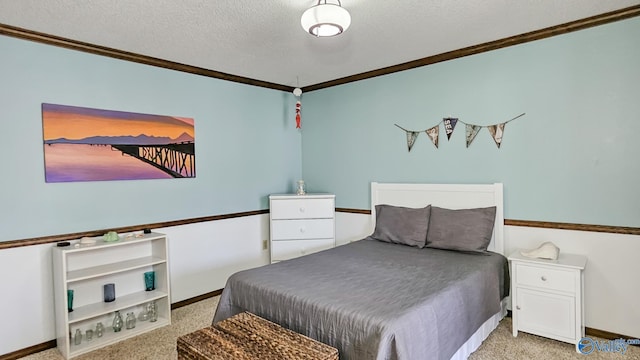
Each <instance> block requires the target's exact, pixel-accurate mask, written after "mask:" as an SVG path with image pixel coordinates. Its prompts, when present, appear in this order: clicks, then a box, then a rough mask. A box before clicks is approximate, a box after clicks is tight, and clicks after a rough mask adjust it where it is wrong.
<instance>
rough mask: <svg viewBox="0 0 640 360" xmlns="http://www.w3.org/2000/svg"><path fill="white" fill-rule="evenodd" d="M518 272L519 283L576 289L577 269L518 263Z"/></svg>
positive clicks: (546, 287) (569, 290)
mask: <svg viewBox="0 0 640 360" xmlns="http://www.w3.org/2000/svg"><path fill="white" fill-rule="evenodd" d="M516 274H517V284H518V285H526V286H534V287H538V288H541V289H550V290H558V291H564V292H570V293H574V292H575V291H576V272H575V271H571V270H561V269H557V268H555V269H552V268H549V267H543V266H531V265H525V264H517V265H516Z"/></svg>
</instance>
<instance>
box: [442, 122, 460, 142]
mask: <svg viewBox="0 0 640 360" xmlns="http://www.w3.org/2000/svg"><path fill="white" fill-rule="evenodd" d="M442 121H443V122H444V132H445V133H446V134H447V140H450V139H451V134H453V129H455V128H456V124H457V123H458V119H456V118H444V119H442Z"/></svg>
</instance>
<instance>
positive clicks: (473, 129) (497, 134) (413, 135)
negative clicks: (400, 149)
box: [394, 113, 525, 151]
mask: <svg viewBox="0 0 640 360" xmlns="http://www.w3.org/2000/svg"><path fill="white" fill-rule="evenodd" d="M524 115H525V114H524V113H522V114H520V115H518V116H516V117H514V118H513V119H511V120H508V121H505V122H503V123H499V124H494V125H475V124H467V123H465V122H464V121H460V120H459V119H458V118H444V119H442V121H441V122H440V123H443V124H444V131H445V134H447V140H450V139H451V134H453V131H454V130H455V128H456V124H458V123H459V122H460V123H463V124H464V125H465V132H466V136H465V138H466V141H467V147H469V146H470V145H471V143H472V142H473V140H474V139H475V138H476V135H478V133H479V132H480V130H482V128H483V127H486V128H487V129H489V134H491V138H493V141H494V142H495V143H496V145H497V146H498V149H499V148H500V145H502V136H503V134H504V128H505V126H506V125H507V123H508V122H510V121H513V120H515V119H517V118H519V117H521V116H524ZM440 123H438V124H437V125H436V126H433V127H430V128H429V129H427V130H423V131H424V132H425V133H426V134H427V136H428V137H429V139H430V140H431V142H432V143H433V145H434V146H435V147H436V149H437V148H438V139H439V136H440V135H439V134H440ZM394 125H395V126H397V127H399V128H400V129H402V130H404V131H405V132H406V133H407V148H408V149H409V151H411V148H413V145H414V144H415V142H416V139H417V138H418V134H420V133H421V132H422V131H413V130H407V129H405V128H403V127H402V126H400V125H398V124H394Z"/></svg>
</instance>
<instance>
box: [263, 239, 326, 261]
mask: <svg viewBox="0 0 640 360" xmlns="http://www.w3.org/2000/svg"><path fill="white" fill-rule="evenodd" d="M333 246H334V240H333V239H319V240H304V241H298V240H287V241H274V242H272V243H271V262H274V261H282V260H287V259H292V258H295V257H298V256H303V255H308V254H313V253H315V252H318V251H322V250H326V249H330V248H332V247H333Z"/></svg>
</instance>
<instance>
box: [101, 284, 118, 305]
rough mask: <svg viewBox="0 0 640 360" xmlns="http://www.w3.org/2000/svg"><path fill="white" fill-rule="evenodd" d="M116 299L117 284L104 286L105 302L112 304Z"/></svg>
mask: <svg viewBox="0 0 640 360" xmlns="http://www.w3.org/2000/svg"><path fill="white" fill-rule="evenodd" d="M115 299H116V284H114V283H109V284H104V302H112V301H113V300H115Z"/></svg>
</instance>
